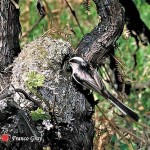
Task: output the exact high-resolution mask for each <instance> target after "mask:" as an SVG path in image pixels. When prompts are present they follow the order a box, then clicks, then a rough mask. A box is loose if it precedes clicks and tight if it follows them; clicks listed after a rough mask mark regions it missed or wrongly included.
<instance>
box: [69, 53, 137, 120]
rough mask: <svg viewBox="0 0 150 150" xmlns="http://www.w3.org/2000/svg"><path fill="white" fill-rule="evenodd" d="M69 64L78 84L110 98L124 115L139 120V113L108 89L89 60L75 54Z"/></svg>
mask: <svg viewBox="0 0 150 150" xmlns="http://www.w3.org/2000/svg"><path fill="white" fill-rule="evenodd" d="M69 65H70V67H71V69H72V77H73V79H74V80H75V81H76V82H77V83H78V84H80V85H82V86H83V87H85V88H87V89H89V90H92V91H94V92H96V93H98V94H100V95H101V96H103V97H104V98H106V99H108V100H109V101H110V102H111V103H112V104H113V105H115V106H116V107H117V108H118V109H119V110H120V111H121V112H122V113H123V114H124V115H127V116H129V117H130V118H132V119H133V120H135V121H138V120H139V116H138V114H137V113H135V112H134V111H133V110H132V109H131V108H129V107H127V106H126V105H124V104H123V103H122V102H121V101H120V100H119V99H117V98H116V97H115V96H113V95H112V94H111V93H110V92H109V91H108V90H107V89H106V87H105V84H104V83H103V81H102V79H101V78H100V75H99V73H98V71H97V69H95V68H93V67H92V65H90V64H89V63H88V62H87V61H85V60H84V59H83V58H81V57H78V56H74V57H72V58H71V59H70V60H69Z"/></svg>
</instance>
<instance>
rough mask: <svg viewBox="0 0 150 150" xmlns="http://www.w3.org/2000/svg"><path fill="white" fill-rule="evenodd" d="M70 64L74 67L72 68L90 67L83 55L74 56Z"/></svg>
mask: <svg viewBox="0 0 150 150" xmlns="http://www.w3.org/2000/svg"><path fill="white" fill-rule="evenodd" d="M69 64H70V66H71V67H72V69H74V68H86V67H88V63H87V62H86V61H85V60H84V59H82V58H81V57H73V58H71V59H70V60H69Z"/></svg>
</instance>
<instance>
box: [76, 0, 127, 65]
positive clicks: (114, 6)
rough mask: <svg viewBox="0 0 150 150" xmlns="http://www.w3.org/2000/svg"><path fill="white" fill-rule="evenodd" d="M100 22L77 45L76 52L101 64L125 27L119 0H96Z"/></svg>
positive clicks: (89, 60)
mask: <svg viewBox="0 0 150 150" xmlns="http://www.w3.org/2000/svg"><path fill="white" fill-rule="evenodd" d="M94 2H95V5H96V7H97V13H98V14H99V16H100V17H101V21H100V23H99V24H98V25H97V26H96V27H95V28H94V29H93V30H92V31H91V32H90V33H88V34H86V35H85V36H84V37H83V39H82V40H81V41H80V43H79V44H78V46H77V49H76V54H77V55H79V56H81V57H83V58H84V59H85V60H87V61H88V62H90V63H91V64H92V65H101V63H102V61H103V58H104V57H105V56H106V55H107V54H108V52H109V51H110V50H111V49H112V48H113V46H114V45H115V42H116V40H117V39H118V38H119V37H120V35H121V33H122V31H123V27H124V10H123V8H122V6H121V4H120V3H119V1H118V0H107V1H105V0H94Z"/></svg>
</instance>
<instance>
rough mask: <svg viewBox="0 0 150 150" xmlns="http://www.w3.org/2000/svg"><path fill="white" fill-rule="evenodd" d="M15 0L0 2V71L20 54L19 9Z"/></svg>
mask: <svg viewBox="0 0 150 150" xmlns="http://www.w3.org/2000/svg"><path fill="white" fill-rule="evenodd" d="M18 2H19V1H18V0H15V1H14V2H13V3H12V1H11V0H1V1H0V71H2V70H4V69H5V68H6V67H7V66H8V65H9V64H11V63H12V61H13V58H14V57H15V56H17V54H18V53H19V52H20V46H19V33H20V32H21V26H20V23H19V9H18V8H17V3H18Z"/></svg>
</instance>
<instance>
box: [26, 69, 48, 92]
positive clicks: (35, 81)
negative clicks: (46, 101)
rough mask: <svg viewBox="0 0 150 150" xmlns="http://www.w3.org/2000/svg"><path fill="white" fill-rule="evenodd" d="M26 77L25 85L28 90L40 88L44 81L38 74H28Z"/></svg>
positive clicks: (32, 72)
mask: <svg viewBox="0 0 150 150" xmlns="http://www.w3.org/2000/svg"><path fill="white" fill-rule="evenodd" d="M26 77H27V79H26V85H27V87H28V88H29V90H32V89H34V88H37V87H40V86H42V85H43V83H44V79H45V77H44V75H42V74H38V73H37V72H35V71H31V72H29V73H28V74H27V76H26Z"/></svg>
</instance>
